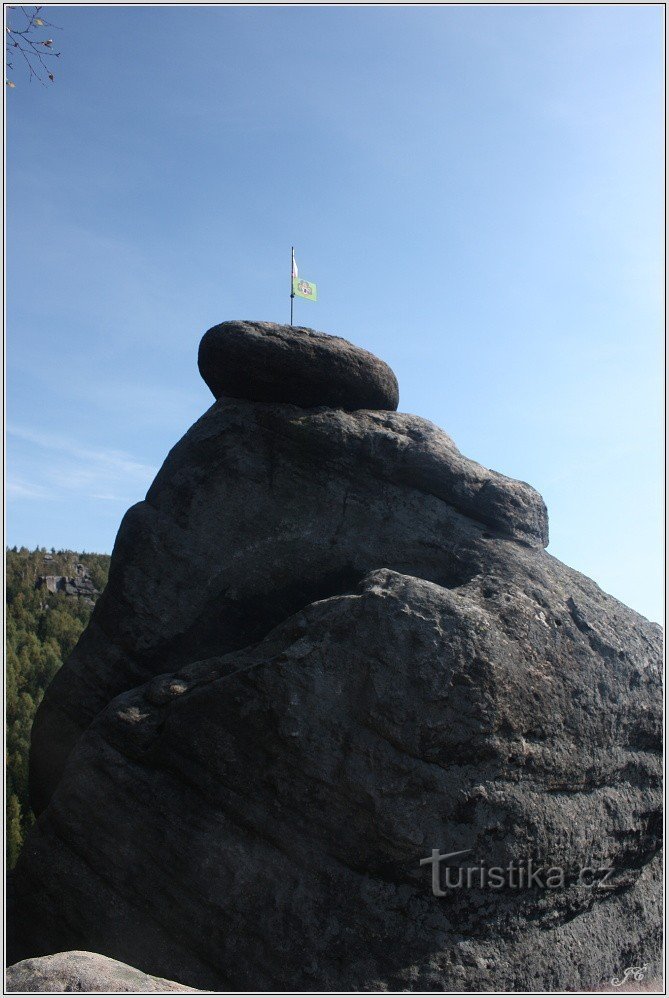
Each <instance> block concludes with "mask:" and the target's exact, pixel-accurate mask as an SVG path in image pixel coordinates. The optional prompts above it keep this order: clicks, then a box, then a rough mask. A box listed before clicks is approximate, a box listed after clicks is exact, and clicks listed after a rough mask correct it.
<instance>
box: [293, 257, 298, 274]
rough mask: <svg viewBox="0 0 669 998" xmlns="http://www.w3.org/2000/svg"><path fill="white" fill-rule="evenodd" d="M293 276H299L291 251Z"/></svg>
mask: <svg viewBox="0 0 669 998" xmlns="http://www.w3.org/2000/svg"><path fill="white" fill-rule="evenodd" d="M293 277H294V278H295V277H299V274H298V272H297V261H296V260H295V254H294V253H293Z"/></svg>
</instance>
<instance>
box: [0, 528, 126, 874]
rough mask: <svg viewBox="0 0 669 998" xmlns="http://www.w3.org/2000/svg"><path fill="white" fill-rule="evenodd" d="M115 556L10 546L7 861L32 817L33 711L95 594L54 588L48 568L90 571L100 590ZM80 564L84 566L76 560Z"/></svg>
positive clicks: (61, 572)
mask: <svg viewBox="0 0 669 998" xmlns="http://www.w3.org/2000/svg"><path fill="white" fill-rule="evenodd" d="M109 560H110V556H109V555H107V554H88V553H86V552H81V553H78V552H76V551H56V550H55V549H54V548H52V549H51V550H50V551H47V550H46V548H36V549H35V550H34V551H29V550H28V549H27V548H23V547H22V548H16V547H14V548H11V549H8V550H7V552H6V574H5V578H6V599H7V655H6V691H7V704H6V709H7V728H6V732H7V734H6V746H5V759H6V763H5V764H6V767H7V780H6V807H7V826H6V827H7V863H8V867H9V869H11V868H12V867H13V866H14V864H15V863H16V860H17V857H18V854H19V851H20V849H21V845H22V843H23V839H24V837H25V834H26V832H27V831H28V829H29V828H30V826H31V825H32V823H33V821H34V816H33V814H32V811H31V810H30V805H29V803H28V756H29V750H30V730H31V728H32V723H33V719H34V717H35V711H36V710H37V707H38V706H39V703H40V701H41V699H42V697H43V696H44V691H45V689H46V687H47V686H48V685H49V683H50V682H51V680H52V679H53V677H54V676H55V674H56V672H57V671H58V669H60V667H61V665H62V664H63V662H64V661H65V659H66V658H67V656H68V655H69V654H70V652H71V651H72V649H73V648H74V646H75V644H76V643H77V641H78V640H79V635H80V634H81V632H82V631H83V629H84V627H85V626H86V624H87V623H88V620H89V618H90V615H91V612H92V610H93V603H94V599H95V597H94V598H93V599H90V598H84V597H83V596H80V595H72V594H69V593H65V592H50V591H49V590H48V589H47V587H46V586H45V585H43V584H42V585H40V584H39V580H40V578H43V577H45V576H65V577H67V578H74V577H76V576H81V575H82V574H85V575H87V576H88V577H90V581H91V582H92V584H93V586H94V587H95V589H97V590H98V591H99V592H102V590H103V589H104V587H105V585H106V583H107V575H108V572H109ZM77 566H81V567H79V568H78V567H77Z"/></svg>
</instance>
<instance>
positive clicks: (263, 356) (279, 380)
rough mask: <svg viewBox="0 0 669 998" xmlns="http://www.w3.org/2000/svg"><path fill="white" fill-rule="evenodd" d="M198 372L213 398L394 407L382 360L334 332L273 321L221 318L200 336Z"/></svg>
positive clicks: (394, 392)
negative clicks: (329, 332)
mask: <svg viewBox="0 0 669 998" xmlns="http://www.w3.org/2000/svg"><path fill="white" fill-rule="evenodd" d="M198 367H199V369H200V374H201V375H202V377H203V378H204V380H205V381H206V383H207V385H208V386H209V388H210V389H211V391H212V392H213V394H214V397H215V398H217V399H218V398H220V397H221V396H222V395H230V396H233V397H234V398H242V399H250V400H252V401H254V402H288V403H292V404H293V405H299V406H303V407H306V408H311V407H313V406H321V405H323V406H329V407H330V408H334V409H347V410H352V409H392V410H395V409H397V405H398V403H399V388H398V385H397V378H396V377H395V375H394V374H393V372H392V371H391V369H390V368H389V367H388V365H387V364H386V363H384V361H382V360H379V358H378V357H375V356H374V354H371V353H369V352H368V351H367V350H362V349H361V348H360V347H356V346H354V345H353V344H352V343H349V342H348V340H344V339H342V338H341V337H339V336H329V335H328V334H327V333H318V332H316V331H315V330H313V329H306V328H304V327H303V326H280V325H277V324H276V323H274V322H243V321H237V322H222V323H220V325H218V326H213V327H212V328H211V329H209V330H208V331H207V332H206V333H205V334H204V336H203V337H202V342H201V343H200V350H199V354H198Z"/></svg>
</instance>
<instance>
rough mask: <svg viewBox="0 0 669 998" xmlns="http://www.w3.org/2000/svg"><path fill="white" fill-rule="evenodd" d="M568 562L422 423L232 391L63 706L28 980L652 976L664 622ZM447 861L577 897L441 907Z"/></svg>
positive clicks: (138, 520) (541, 894)
mask: <svg viewBox="0 0 669 998" xmlns="http://www.w3.org/2000/svg"><path fill="white" fill-rule="evenodd" d="M216 328H217V329H218V330H224V329H225V324H223V325H222V326H220V327H216ZM265 328H267V327H265ZM277 328H278V329H279V330H280V335H281V340H282V343H283V344H284V347H285V348H286V349H288V348H289V347H290V342H291V340H290V332H289V331H288V330H286V328H285V327H277ZM207 335H209V334H207ZM217 335H218V334H217ZM221 335H223V334H221ZM301 335H302V331H297V332H296V334H295V343H296V349H297V350H298V352H299V351H300V350H301V340H300V338H301ZM319 335H322V334H319ZM338 342H341V341H338ZM330 348H331V349H332V350H335V351H336V350H337V349H338V347H337V345H336V343H335V344H332V345H331V346H330ZM341 349H342V350H344V349H345V348H343V347H342V348H341ZM546 543H547V518H546V511H545V507H544V504H543V502H542V500H541V497H540V496H539V495H538V494H537V493H536V492H535V491H534V490H533V489H531V488H530V487H529V486H527V485H525V484H523V483H520V482H514V481H512V480H510V479H507V478H504V477H503V476H502V475H499V474H497V473H495V472H490V471H487V470H486V469H484V468H482V467H481V466H479V465H477V464H475V463H474V462H472V461H469V460H467V459H466V458H464V457H463V456H462V455H461V454H460V453H459V452H458V451H457V449H456V447H455V445H454V444H453V442H452V441H451V440H450V438H448V437H447V436H446V435H445V434H444V433H442V432H441V431H440V430H438V429H437V428H436V427H434V426H433V425H432V424H430V423H428V422H426V421H425V420H422V419H419V418H418V417H415V416H407V415H403V414H398V413H391V412H379V411H372V410H370V409H362V410H356V411H351V412H346V411H344V410H343V408H334V407H323V406H321V407H318V408H311V409H309V408H304V407H302V406H298V405H295V404H290V403H288V402H257V401H248V400H246V401H245V400H239V399H231V398H222V399H220V400H219V401H217V402H216V403H215V404H214V405H213V406H212V407H211V409H210V410H209V411H208V412H207V413H205V415H204V416H203V417H202V418H201V419H200V420H199V421H198V422H197V423H196V424H195V426H194V427H192V428H191V430H189V431H188V433H187V434H186V436H185V437H184V438H183V439H182V440H181V441H180V442H179V443H178V444H177V445H176V447H175V448H174V449H173V450H172V451H171V453H170V454H169V455H168V458H167V460H166V462H165V464H164V465H163V468H162V469H161V471H160V472H159V474H158V476H157V478H156V480H155V482H154V483H153V485H152V486H151V488H150V490H149V492H148V494H147V497H146V500H145V501H144V502H143V503H139V504H138V505H137V506H134V507H133V508H132V509H131V510H129V512H128V513H127V514H126V516H125V518H124V520H123V523H122V524H121V528H120V530H119V535H118V538H117V542H116V545H115V548H114V554H113V558H112V566H111V571H110V576H109V585H108V588H107V590H106V591H105V593H104V594H103V596H102V597H101V598H100V600H99V601H98V604H97V606H96V608H95V611H94V614H93V617H92V620H91V623H90V625H89V628H88V629H87V631H86V632H85V634H84V635H83V636H82V639H81V641H80V643H79V645H78V646H77V648H76V649H75V651H74V653H73V655H72V656H71V658H70V659H69V661H68V662H67V663H66V665H65V666H64V667H63V669H62V670H61V672H60V673H59V674H58V676H57V677H56V679H55V680H54V683H53V684H52V686H51V687H50V689H49V691H48V692H47V695H46V696H45V699H44V702H43V704H42V707H41V708H40V711H39V713H38V717H37V720H36V724H35V728H34V732H33V750H32V760H31V768H32V774H31V775H32V779H33V790H34V798H35V804H36V807H37V808H38V809H39V810H40V811H42V814H41V818H40V821H39V823H38V825H37V826H36V828H35V829H34V830H33V832H32V833H31V835H30V837H29V839H28V841H27V843H26V846H25V848H24V851H23V853H22V856H21V859H20V861H19V865H18V867H17V870H16V879H15V905H14V907H15V917H14V940H13V944H12V946H13V948H12V953H13V958H14V959H20V958H22V957H27V956H36V955H39V954H41V953H48V952H53V951H55V950H62V949H74V948H86V949H89V950H96V951H99V952H102V953H106V954H107V955H109V956H111V957H114V958H115V959H118V960H123V961H125V962H128V963H130V964H133V965H136V966H139V967H141V968H142V969H143V970H144V971H146V972H148V973H150V974H155V975H159V976H161V977H167V978H173V979H177V980H180V981H183V982H185V983H187V984H189V985H191V986H193V987H199V988H208V989H216V990H219V989H233V990H237V989H241V990H255V989H260V990H298V991H299V990H328V989H334V990H375V989H380V990H384V989H391V990H464V991H468V990H479V991H490V990H554V989H558V988H559V989H561V990H564V989H585V990H587V989H592V988H594V987H596V986H597V985H598V984H599V983H600V982H601V981H602V980H607V979H608V978H609V977H611V976H613V975H614V974H615V973H618V972H621V971H622V970H624V968H625V967H626V966H630V965H633V964H635V963H638V964H641V963H645V964H649V965H652V964H653V961H655V960H656V959H657V957H658V953H659V940H660V932H661V916H660V908H659V885H660V881H659V859H658V850H659V839H660V832H661V821H660V801H661V797H660V789H659V782H660V777H661V755H660V744H659V740H660V735H661V721H660V706H661V698H660V692H659V691H660V664H661V633H660V629H659V628H658V627H657V625H653V624H650V623H649V622H648V621H646V620H644V619H643V618H642V617H640V616H639V615H638V614H636V613H634V612H633V611H631V610H629V609H627V608H626V607H624V606H622V605H621V604H620V603H618V602H617V601H616V600H615V599H613V598H612V597H610V596H607V595H605V594H604V593H603V592H602V591H601V590H600V589H599V588H598V587H597V586H596V585H595V584H594V583H593V582H591V581H590V580H588V579H586V578H584V577H583V576H582V575H580V574H579V573H577V572H574V571H572V570H571V569H569V568H567V567H566V566H564V565H562V564H561V563H560V562H558V561H557V560H556V559H554V558H552V557H551V556H550V555H548V554H547V553H546V552H545V551H544V550H543V548H544V545H545V544H546ZM435 849H436V850H440V851H441V853H449V852H455V851H462V853H463V858H462V859H459V860H458V862H459V863H460V864H461V865H464V866H465V867H467V868H473V867H476V869H479V870H481V869H484V868H485V869H487V868H490V867H499V868H502V869H504V870H506V869H508V868H509V866H510V865H511V866H513V864H514V863H515V864H520V863H525V864H527V862H528V861H532V863H533V864H534V868H535V869H536V868H537V867H541V868H542V869H544V870H546V869H547V868H549V867H554V868H556V869H559V870H561V871H562V874H563V877H562V883H561V884H558V885H552V886H550V887H547V886H546V885H545V882H544V883H541V882H540V883H539V885H537V884H536V882H535V883H533V884H532V885H531V886H529V887H528V886H527V885H525V886H524V887H518V886H514V885H513V883H512V879H511V878H507V879H505V880H504V883H503V884H502V886H501V888H499V889H493V888H492V887H491V886H490V885H489V884H487V883H486V884H483V883H482V882H481V883H479V884H478V886H477V883H476V882H474V883H473V884H470V886H466V885H465V887H464V888H461V889H458V888H453V889H450V888H449V889H445V893H444V896H436V895H435V893H433V890H432V884H431V874H430V868H429V866H426V865H425V864H423V865H421V859H424V860H425V859H428V858H429V857H430V855H431V853H432V850H435ZM585 866H588V867H595V868H596V869H597V870H599V869H604V868H606V869H608V870H610V871H611V872H610V874H608V876H607V878H606V882H605V883H600V882H599V880H601V879H602V878H601V877H600V878H599V880H597V878H595V879H596V881H597V882H596V883H595V884H593V883H592V882H588V883H587V884H586V883H584V882H583V878H582V876H581V871H582V869H583V868H584V867H585ZM442 872H443V871H442ZM591 880H592V877H590V881H591ZM544 881H545V877H544ZM625 961H627V962H625Z"/></svg>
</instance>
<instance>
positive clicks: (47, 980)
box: [5, 950, 194, 994]
mask: <svg viewBox="0 0 669 998" xmlns="http://www.w3.org/2000/svg"><path fill="white" fill-rule="evenodd" d="M5 985H6V990H7V991H8V992H9V993H10V994H13V993H15V992H26V991H27V992H31V993H32V992H38V993H40V994H42V993H45V992H57V993H61V994H62V993H65V994H70V993H72V992H74V993H81V992H82V991H83V992H89V991H92V992H97V991H102V992H105V993H107V994H108V993H110V992H113V993H116V994H118V993H120V994H126V993H128V994H137V993H143V994H154V993H156V994H165V993H166V992H168V993H170V992H173V991H181V992H184V991H188V992H189V993H191V994H192V993H193V991H194V989H193V988H187V987H185V986H184V985H183V984H177V983H176V982H175V981H166V980H164V979H163V978H159V977H151V976H150V975H149V974H143V973H142V972H141V971H140V970H135V968H134V967H128V965H127V964H125V963H119V962H118V961H117V960H110V959H109V957H106V956H100V955H99V953H85V952H83V951H79V950H74V951H73V952H69V953H54V954H52V955H51V956H42V957H37V958H36V959H33V960H22V961H21V962H20V963H15V964H14V966H13V967H8V968H7V971H6V974H5Z"/></svg>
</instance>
